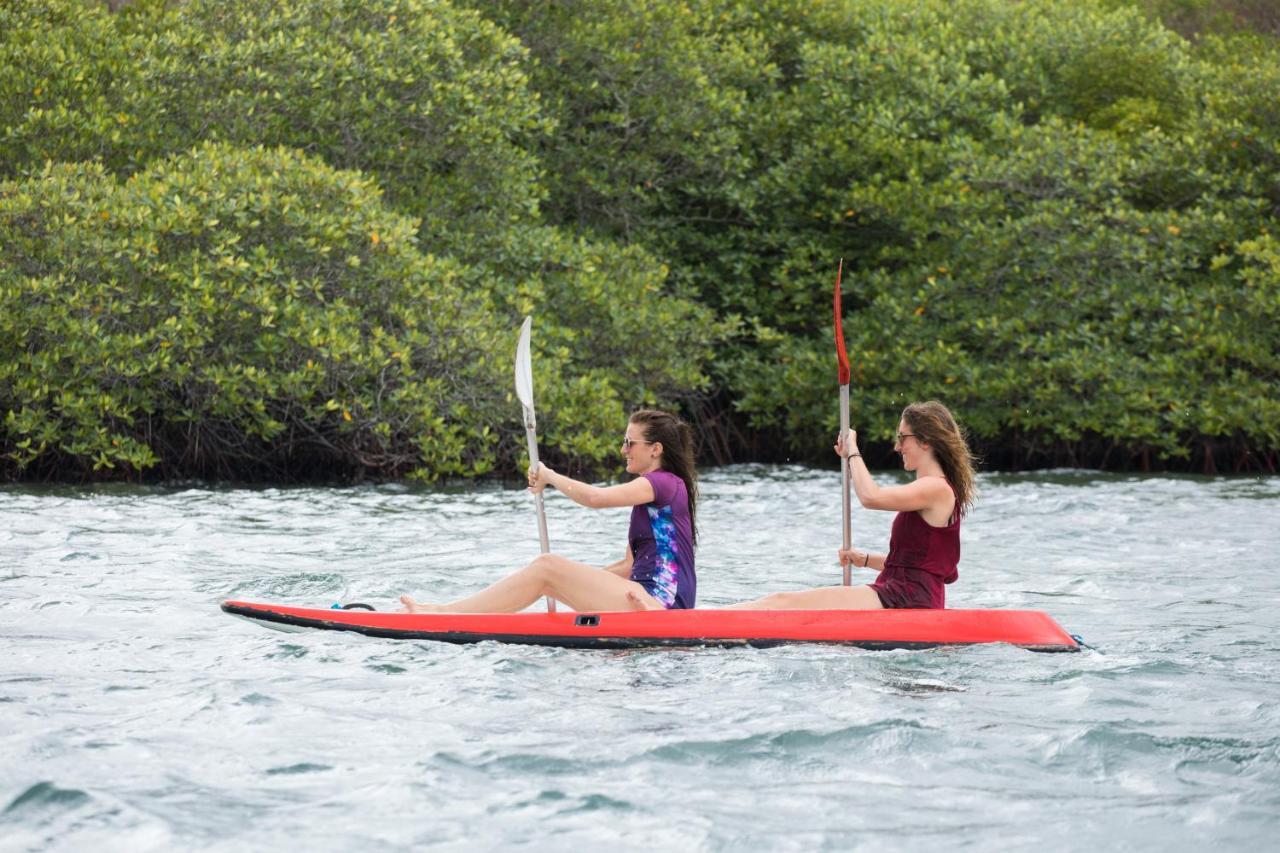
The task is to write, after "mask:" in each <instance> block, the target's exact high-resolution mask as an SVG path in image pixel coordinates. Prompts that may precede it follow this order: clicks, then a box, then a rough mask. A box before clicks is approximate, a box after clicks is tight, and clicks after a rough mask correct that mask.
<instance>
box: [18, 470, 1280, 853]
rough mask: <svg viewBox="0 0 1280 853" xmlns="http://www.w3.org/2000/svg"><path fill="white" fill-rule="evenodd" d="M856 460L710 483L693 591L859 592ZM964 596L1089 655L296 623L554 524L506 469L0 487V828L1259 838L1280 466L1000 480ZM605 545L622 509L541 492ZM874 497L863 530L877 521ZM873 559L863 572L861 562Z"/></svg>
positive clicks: (813, 845) (486, 554)
mask: <svg viewBox="0 0 1280 853" xmlns="http://www.w3.org/2000/svg"><path fill="white" fill-rule="evenodd" d="M838 480H839V478H838V476H834V475H832V474H831V473H830V472H815V471H809V470H805V469H800V468H761V467H735V468H731V469H726V470H720V471H716V472H713V473H711V474H710V475H709V476H707V477H706V479H705V480H704V483H703V490H704V502H703V504H702V506H701V512H700V516H701V521H702V535H703V543H704V544H703V546H702V548H701V551H700V555H699V568H700V572H699V592H700V594H701V602H700V603H701V604H703V605H704V606H714V605H716V604H723V603H727V602H729V601H733V600H739V599H742V598H747V597H755V596H758V595H762V594H764V593H766V592H770V591H774V590H779V589H787V588H793V587H798V586H810V585H818V584H827V583H832V582H838V578H839V571H838V569H837V568H836V567H835V565H834V560H833V556H834V551H835V548H836V546H837V544H838V540H839V535H840V533H839V530H840V528H839V510H838V508H839V496H838ZM981 487H982V491H981V494H980V499H979V503H978V506H977V509H976V511H975V513H974V514H973V516H972V518H971V519H970V520H968V521H967V522H966V524H965V529H964V539H963V543H964V559H963V561H962V563H961V579H960V581H959V583H957V584H956V585H954V586H953V587H951V588H950V590H949V593H948V595H949V602H948V603H949V604H950V605H951V606H954V607H1007V608H1015V607H1016V608H1038V609H1044V610H1047V611H1049V612H1050V613H1051V614H1053V615H1054V616H1055V617H1056V618H1057V619H1058V621H1060V622H1061V623H1062V624H1063V625H1064V626H1065V627H1066V628H1067V629H1068V630H1069V631H1072V632H1074V633H1079V634H1082V635H1084V637H1085V639H1086V641H1087V642H1089V643H1090V644H1092V645H1093V646H1095V647H1096V650H1095V651H1086V652H1084V653H1081V654H1074V655H1071V654H1068V655H1062V654H1057V655H1044V654H1033V653H1030V652H1026V651H1022V650H1019V649H1014V648H1007V647H980V648H968V649H940V650H929V651H917V652H907V651H895V652H868V651H863V650H858V649H845V648H834V647H820V646H793V647H783V648H775V649H765V650H757V649H727V650H724V649H718V650H692V651H640V652H626V653H617V652H583V651H570V650H561V649H544V648H533V647H517V646H499V645H494V644H483V645H478V646H449V645H444V644H429V643H406V642H395V641H385V640H375V639H370V638H366V637H360V636H356V635H348V634H328V633H306V634H280V633H276V632H271V631H266V630H263V629H261V628H259V627H257V626H254V625H251V624H249V623H246V622H243V621H241V620H236V619H232V618H230V617H228V616H226V615H225V614H223V613H221V612H220V611H219V610H218V603H219V602H220V601H221V600H222V599H224V598H227V597H238V598H247V599H256V600H268V601H288V602H296V603H303V604H316V605H321V606H325V605H327V604H329V603H331V602H332V601H335V600H363V601H371V602H373V603H375V604H377V605H378V606H380V607H384V608H385V607H389V606H390V603H391V601H392V600H393V599H394V597H395V596H396V595H397V594H399V593H400V592H412V593H416V594H419V595H422V596H424V597H425V596H428V595H431V596H436V597H443V596H453V595H458V594H463V593H466V592H470V591H473V590H475V589H476V588H478V587H479V586H480V585H481V584H483V583H485V582H486V581H488V580H491V579H493V578H496V577H498V576H499V575H500V574H501V573H503V572H505V571H507V570H509V569H511V568H514V567H517V566H519V565H520V564H522V563H523V562H524V561H527V560H528V559H530V558H532V557H533V556H534V555H535V553H536V551H537V534H536V527H535V524H534V520H533V516H532V510H531V502H530V500H529V499H528V497H527V495H525V494H524V493H523V492H520V491H516V490H514V489H513V490H502V489H498V488H496V487H481V488H477V489H468V490H458V489H455V490H421V489H407V488H403V487H393V486H387V487H370V488H357V489H288V490H280V489H268V490H243V489H242V490H233V489H212V488H205V487H198V488H186V489H154V488H135V487H104V488H95V489H70V488H64V487H57V488H39V487H23V488H14V487H10V488H4V489H0V558H2V559H0V850H4V851H9V850H15V851H17V850H68V851H82V850H94V851H98V853H101V851H111V850H129V851H140V850H173V849H182V850H227V851H231V850H236V851H239V850H245V849H252V850H275V849H297V850H304V849H305V850H316V851H325V850H361V851H365V850H371V851H380V850H404V849H410V848H413V849H423V848H428V849H440V850H474V849H497V848H503V849H505V848H511V847H523V848H528V849H533V850H553V849H554V850H562V849H566V848H570V847H581V848H589V847H590V846H591V845H597V844H599V845H608V846H609V849H620V850H652V849H673V850H741V849H752V850H755V849H770V850H796V851H809V850H819V849H865V850H922V851H923V850H935V849H937V848H938V847H939V846H941V847H943V848H944V849H975V850H978V849H991V848H996V849H1015V850H1033V849H1034V850H1041V849H1054V850H1087V851H1092V850H1095V849H1108V850H1111V849H1120V850H1123V849H1129V850H1166V849H1182V850H1194V849H1201V848H1204V847H1206V846H1207V845H1210V844H1212V845H1213V846H1214V847H1215V848H1217V849H1239V850H1245V849H1249V850H1252V849H1255V848H1258V847H1261V846H1263V845H1264V844H1266V841H1265V840H1266V839H1267V838H1271V837H1273V836H1274V834H1275V833H1276V832H1277V831H1278V830H1280V675H1277V673H1276V664H1277V661H1278V660H1280V657H1278V656H1277V652H1278V651H1280V639H1278V638H1277V633H1276V629H1277V623H1280V615H1278V614H1280V608H1277V605H1278V604H1280V573H1278V572H1277V569H1278V568H1280V558H1278V557H1277V554H1278V553H1280V524H1278V523H1277V522H1280V479H1277V478H1268V479H1261V480H1259V479H1226V478H1219V479H1205V478H1138V477H1102V476H1096V475H1089V474H1085V473H1070V472H1068V473H1056V474H1052V475H1027V476H990V477H987V478H985V479H984V480H983V481H982V483H981ZM548 515H549V519H550V523H551V536H552V542H553V547H555V548H556V549H557V550H559V551H562V552H564V553H566V554H568V555H569V556H572V557H576V558H579V559H584V560H588V561H592V562H597V563H603V562H606V561H611V560H613V559H616V558H617V557H618V556H620V555H621V552H622V547H623V543H622V539H623V536H624V534H625V529H626V513H625V512H624V511H619V510H613V511H604V512H592V511H590V510H586V509H581V508H578V507H576V506H573V505H571V504H569V503H568V502H567V501H566V500H565V499H563V498H562V497H561V496H559V495H554V494H552V495H549V500H548ZM889 523H890V517H889V515H888V514H887V513H874V512H867V511H862V510H860V509H859V510H856V515H855V518H854V534H855V542H856V543H858V544H860V545H862V546H868V547H870V548H872V549H873V550H883V549H884V548H885V547H886V545H887V537H888V532H889ZM868 577H869V576H868V575H867V574H865V573H859V575H858V576H857V578H858V579H859V580H864V581H865V580H866V579H867V578H868Z"/></svg>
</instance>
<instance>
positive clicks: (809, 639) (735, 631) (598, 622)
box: [222, 601, 1080, 652]
mask: <svg viewBox="0 0 1280 853" xmlns="http://www.w3.org/2000/svg"><path fill="white" fill-rule="evenodd" d="M222 609H223V610H224V611H225V612H227V613H230V614H232V615H234V616H240V617H243V618H245V619H248V620H250V621H252V622H256V623H258V624H260V625H262V626H263V627H267V628H274V629H277V630H283V631H301V630H307V629H319V630H326V631H354V632H356V633H359V634H365V635H366V636H370V637H383V638H389V639H397V640H435V641H439V642H445V643H479V642H486V641H487V642H498V643H516V644H522V645H540V646H560V647H564V648H579V649H632V648H652V647H696V646H753V647H767V646H778V645H785V644H791V643H828V644H839V645H848V646H857V647H860V648H865V649H924V648H933V647H936V646H964V645H975V644H979V643H1008V644H1010V645H1014V646H1020V647H1022V648H1024V649H1029V650H1031V651H1038V652H1074V651H1079V650H1080V644H1079V642H1078V641H1077V640H1076V639H1075V638H1073V637H1072V636H1071V635H1070V634H1068V633H1067V632H1066V631H1064V630H1063V629H1062V626H1060V625H1059V624H1058V623H1057V622H1056V621H1054V619H1053V617H1051V616H1049V615H1048V614H1047V613H1044V612H1042V611H1039V610H715V609H706V610H696V609H695V610H658V611H637V612H601V613H572V612H569V613H383V612H380V611H373V612H370V611H362V610H337V609H321V608H309V607H290V606H287V605H280V604H262V603H253V602H246V601H225V602H223V604H222Z"/></svg>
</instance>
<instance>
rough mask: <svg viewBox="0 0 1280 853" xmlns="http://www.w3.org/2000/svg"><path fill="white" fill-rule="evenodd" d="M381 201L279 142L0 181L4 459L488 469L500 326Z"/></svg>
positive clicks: (34, 463) (55, 465)
mask: <svg viewBox="0 0 1280 853" xmlns="http://www.w3.org/2000/svg"><path fill="white" fill-rule="evenodd" d="M379 195H380V193H379V191H378V189H377V187H376V186H375V185H373V183H372V182H371V181H370V180H369V179H368V178H366V177H363V176H361V175H360V174H359V173H355V172H343V171H336V170H333V169H330V168H328V167H326V166H324V165H323V164H320V163H318V162H316V161H314V160H310V159H307V158H304V157H300V156H299V155H297V154H293V153H290V152H288V151H286V150H279V149H275V150H267V149H254V150H240V149H235V148H230V147H226V146H221V145H213V144H211V145H205V146H202V147H200V148H197V149H195V150H194V151H192V152H191V153H189V154H186V155H182V156H178V157H175V158H173V159H170V160H166V161H162V162H159V163H157V164H155V165H153V166H151V167H149V168H147V169H145V170H143V171H142V172H140V173H138V174H137V175H135V176H134V177H132V178H131V179H129V180H127V181H125V182H123V183H121V182H117V180H115V179H114V178H112V177H111V176H109V175H107V174H106V173H105V172H104V171H103V169H102V168H101V167H100V166H97V165H56V166H49V167H48V168H46V169H45V170H43V171H42V172H41V173H40V174H39V175H37V176H34V177H32V178H31V179H29V180H26V181H17V182H10V183H6V184H3V185H0V410H3V411H5V412H7V413H8V414H7V416H6V417H5V420H4V429H3V445H4V450H5V452H6V453H7V454H8V458H9V459H10V460H11V461H12V463H13V464H14V465H16V467H17V468H18V470H19V471H24V470H25V471H28V472H39V471H41V470H49V471H54V472H57V473H60V474H65V473H66V472H67V470H68V469H69V468H70V469H71V470H74V468H75V467H76V466H78V467H80V468H81V469H84V470H87V469H92V470H95V471H100V472H102V473H103V474H104V475H107V474H110V473H111V471H116V472H118V473H120V474H129V473H131V472H132V473H137V472H140V471H143V470H145V469H148V468H151V467H153V466H156V465H160V466H161V469H160V470H161V471H162V473H167V474H186V475H193V474H198V475H217V476H250V477H260V476H270V475H272V474H280V473H282V472H283V473H291V472H293V473H296V472H303V473H311V474H312V475H319V476H325V475H331V476H333V475H350V474H358V473H373V474H381V475H390V474H406V473H410V472H413V473H417V474H419V475H422V476H426V477H435V476H439V475H443V474H475V473H482V472H484V471H486V470H488V469H489V468H490V466H491V465H492V462H493V458H494V455H495V454H494V452H493V449H492V447H491V443H492V442H493V441H494V439H493V435H492V433H491V430H490V429H489V427H488V424H490V423H492V422H493V420H494V419H495V411H496V407H497V406H498V405H499V404H500V403H501V402H503V401H502V396H503V395H502V392H501V391H500V390H499V388H505V386H506V384H507V383H505V382H502V381H501V380H502V379H505V374H506V372H507V371H508V370H509V364H508V363H507V360H506V359H505V358H504V359H497V358H495V354H496V353H497V352H498V351H499V349H500V347H499V335H498V334H497V331H499V330H496V329H494V328H493V325H492V323H491V322H490V320H489V316H488V312H487V310H486V307H487V305H486V300H484V298H483V296H482V295H480V294H476V293H474V292H472V291H470V290H469V289H467V288H465V287H463V286H462V274H461V270H460V269H459V267H458V265H457V264H455V263H451V262H448V261H445V260H441V259H436V258H432V257H430V256H425V255H423V254H422V253H421V252H419V251H418V249H417V248H416V247H415V240H416V237H415V227H414V226H415V223H414V222H413V221H412V220H410V219H408V218H407V217H405V216H403V215H400V214H396V213H393V212H391V211H389V210H387V208H386V207H385V205H384V204H383V203H382V201H381V199H380V198H379ZM502 331H506V330H502ZM104 469H107V470H104Z"/></svg>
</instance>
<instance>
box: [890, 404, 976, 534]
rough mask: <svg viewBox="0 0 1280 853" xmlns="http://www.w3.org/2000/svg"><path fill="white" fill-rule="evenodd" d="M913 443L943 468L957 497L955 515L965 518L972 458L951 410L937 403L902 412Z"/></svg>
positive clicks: (970, 499) (969, 502) (970, 497)
mask: <svg viewBox="0 0 1280 853" xmlns="http://www.w3.org/2000/svg"><path fill="white" fill-rule="evenodd" d="M902 419H903V420H904V421H906V423H907V426H908V427H910V428H911V432H912V433H914V434H915V436H916V441H918V442H920V443H921V444H927V445H929V448H930V449H931V450H933V458H934V459H937V460H938V464H939V465H941V466H942V473H943V474H944V475H945V476H946V478H947V482H949V483H950V484H951V488H952V489H954V490H955V493H956V512H957V513H958V514H960V515H965V514H966V513H967V512H968V511H969V509H970V507H972V506H973V496H974V491H975V484H974V471H973V469H974V464H975V460H974V456H973V453H972V452H971V451H970V450H969V443H968V441H966V440H965V434H964V430H963V429H961V428H960V425H959V424H958V423H956V419H955V418H954V417H953V416H952V414H951V412H950V410H948V409H947V407H946V406H944V405H942V404H941V403H939V402H938V401H937V400H929V401H928V402H925V403H912V404H911V405H909V406H907V407H906V408H905V409H903V410H902Z"/></svg>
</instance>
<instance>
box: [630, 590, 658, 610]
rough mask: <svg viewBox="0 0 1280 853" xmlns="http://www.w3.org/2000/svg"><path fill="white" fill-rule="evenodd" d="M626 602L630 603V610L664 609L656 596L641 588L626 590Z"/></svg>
mask: <svg viewBox="0 0 1280 853" xmlns="http://www.w3.org/2000/svg"><path fill="white" fill-rule="evenodd" d="M636 586H640V584H636ZM627 603H628V604H630V605H631V609H632V610H666V608H665V607H663V606H662V604H660V603H659V602H658V600H657V599H656V598H654V597H653V596H652V595H649V594H647V593H646V592H645V590H644V589H643V588H641V589H629V590H627Z"/></svg>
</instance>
